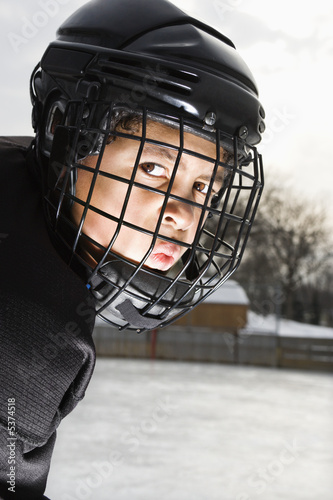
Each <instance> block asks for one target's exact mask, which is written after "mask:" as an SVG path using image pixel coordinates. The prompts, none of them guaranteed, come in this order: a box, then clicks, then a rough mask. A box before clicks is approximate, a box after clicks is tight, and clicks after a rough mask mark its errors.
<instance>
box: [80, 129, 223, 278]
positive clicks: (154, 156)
mask: <svg viewBox="0 0 333 500" xmlns="http://www.w3.org/2000/svg"><path fill="white" fill-rule="evenodd" d="M120 131H122V130H121V129H120ZM133 135H136V133H133ZM138 135H139V134H138ZM147 138H149V139H154V140H156V141H163V142H165V143H168V144H171V145H174V146H179V131H178V130H175V129H172V128H171V127H168V126H166V125H162V124H160V123H156V122H148V124H147ZM139 147H140V141H138V140H132V139H128V138H122V137H117V138H116V140H115V141H114V142H113V143H111V144H110V145H108V146H107V147H106V148H105V152H104V155H103V159H102V162H101V166H100V171H99V175H97V178H96V184H95V186H94V190H93V194H92V198H91V202H90V206H91V207H95V208H96V209H98V210H99V211H102V212H105V213H106V214H110V215H112V216H113V217H115V218H117V219H118V218H119V217H120V216H121V212H122V208H123V204H124V200H125V197H126V193H127V190H128V184H127V183H125V182H121V181H120V180H119V181H118V180H116V179H110V178H108V177H106V176H103V172H105V173H109V174H113V175H116V176H119V177H120V178H123V179H128V180H129V179H130V178H131V176H132V173H133V168H134V165H135V162H136V159H137V154H138V150H139ZM184 148H185V149H188V150H191V151H194V152H196V153H200V154H202V155H205V156H208V157H210V158H213V159H214V158H216V145H215V144H214V143H212V142H210V141H208V140H205V139H203V138H200V137H198V136H195V135H192V134H190V133H185V134H184ZM177 153H178V152H177V151H176V150H173V149H168V148H166V147H162V146H158V145H155V144H151V143H149V144H148V143H146V144H145V146H144V149H143V152H142V154H141V157H140V160H139V166H138V169H137V172H136V176H135V183H138V184H141V185H143V186H145V187H148V188H152V189H158V190H159V191H161V192H162V193H161V194H159V193H156V192H152V191H150V190H149V189H144V188H143V187H140V186H139V185H135V186H133V187H132V191H131V194H130V198H129V201H128V205H127V208H126V211H125V214H124V221H125V222H127V223H128V224H132V225H133V226H138V227H139V228H141V229H143V230H147V231H149V232H150V233H153V232H154V231H155V228H156V225H157V222H158V218H159V216H160V213H161V209H162V206H163V202H164V199H165V197H164V196H163V192H166V191H167V189H168V185H169V181H170V178H171V175H172V172H173V169H174V165H175V162H176V158H177ZM221 153H223V151H221ZM222 158H223V156H221V159H222ZM82 163H83V164H84V165H86V166H88V167H92V168H95V166H96V163H97V157H89V158H88V159H85V160H84V161H83V162H82ZM213 169H214V162H208V161H205V160H204V159H201V158H197V157H195V156H192V155H189V154H185V153H184V154H183V155H182V157H181V160H180V163H179V167H178V171H177V175H176V177H175V180H174V184H173V187H172V190H171V194H172V195H175V196H179V197H181V198H185V199H186V200H188V201H190V202H194V203H197V204H204V202H205V197H206V194H207V191H208V187H209V183H210V178H211V175H212V173H213ZM92 178H93V173H92V172H89V171H86V170H83V169H78V179H77V184H76V197H77V198H79V199H81V200H82V201H84V202H85V201H86V199H87V197H88V193H89V190H90V186H91V181H92ZM222 182H223V168H222V167H219V169H218V172H217V175H216V179H215V182H214V185H213V192H212V195H214V194H215V193H217V192H218V191H219V190H220V188H221V187H222ZM209 205H210V203H209V204H208V206H209ZM82 213H83V206H82V205H80V204H78V203H75V204H74V205H73V210H72V216H73V219H74V222H75V223H76V225H79V224H80V221H81V217H82ZM201 213H202V210H201V208H200V207H198V206H193V205H190V204H187V203H185V202H182V201H181V200H175V199H171V198H170V199H169V201H168V203H167V206H166V208H165V212H164V215H163V218H162V224H161V226H160V229H159V234H160V235H161V236H165V237H168V238H172V239H174V240H178V241H179V242H181V243H187V244H191V243H192V242H193V240H194V237H195V233H196V231H197V228H198V224H199V220H200V216H201ZM206 217H207V212H205V214H204V219H203V221H204V220H205V219H206ZM117 226H118V223H117V222H116V221H115V220H110V219H108V218H106V217H104V216H103V215H102V214H100V213H97V212H96V211H93V210H91V209H89V210H88V212H87V215H86V217H85V221H84V225H83V228H82V231H83V233H85V234H86V235H87V236H89V237H90V238H92V239H93V240H95V241H97V242H98V243H99V244H101V245H103V246H104V247H108V245H109V243H110V241H111V239H112V237H113V236H114V234H115V232H116V230H117ZM151 241H152V236H151V234H145V233H144V232H142V231H139V230H138V229H135V228H133V227H129V226H125V225H124V224H122V225H121V228H120V231H119V233H118V235H117V238H116V239H115V241H114V244H113V246H112V251H113V252H115V253H117V254H120V255H122V256H124V257H126V258H127V259H129V260H131V261H133V262H140V261H141V260H142V258H143V257H144V256H145V254H146V253H147V251H148V250H149V248H150V245H151ZM88 246H89V247H90V248H88ZM186 249H187V248H186V247H185V246H181V245H180V244H176V243H171V242H167V241H165V240H163V239H160V238H158V239H157V240H156V243H155V245H154V248H153V250H152V252H151V254H150V256H149V257H148V259H147V260H146V262H145V266H147V267H150V268H152V269H158V270H160V271H167V270H169V269H170V268H171V267H172V266H173V265H174V264H175V263H176V262H177V261H178V260H179V258H180V257H181V256H182V255H183V254H184V252H185V251H186ZM81 250H82V249H81ZM82 251H83V252H87V255H86V259H88V260H89V263H90V264H91V265H94V260H96V261H98V260H99V257H100V256H99V255H98V254H99V253H102V251H100V250H99V249H98V248H97V247H95V246H93V245H90V244H88V243H87V245H85V249H83V250H82ZM88 254H89V256H88ZM93 256H94V257H95V259H94V257H93Z"/></svg>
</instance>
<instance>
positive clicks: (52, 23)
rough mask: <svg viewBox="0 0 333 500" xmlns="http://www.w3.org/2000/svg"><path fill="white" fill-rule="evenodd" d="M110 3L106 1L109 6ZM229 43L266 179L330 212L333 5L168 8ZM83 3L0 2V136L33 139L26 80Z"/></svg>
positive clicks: (185, 3)
mask: <svg viewBox="0 0 333 500" xmlns="http://www.w3.org/2000/svg"><path fill="white" fill-rule="evenodd" d="M110 1H111V0H110ZM172 1H173V3H174V4H176V5H177V6H178V7H180V8H182V9H184V10H186V11H187V12H188V13H189V14H190V15H193V16H195V17H198V18H199V19H201V20H202V21H204V22H206V23H208V24H210V25H212V26H214V27H215V28H217V29H218V30H219V31H221V32H222V33H223V34H224V35H226V36H228V37H229V38H230V39H231V40H232V41H233V42H234V44H235V45H236V48H237V50H238V52H239V53H240V55H241V56H242V57H243V59H244V60H245V62H246V63H247V64H248V66H249V67H250V69H251V71H252V73H253V74H254V77H255V80H256V82H257V85H258V87H259V93H260V100H261V102H262V104H263V106H264V108H265V111H266V126H267V129H266V133H265V135H264V139H263V141H262V143H261V144H260V145H259V147H258V149H259V152H261V153H262V154H263V158H264V165H265V169H266V173H267V175H268V176H269V177H270V178H274V176H276V178H278V179H279V182H281V183H282V184H284V183H285V184H286V185H287V184H291V183H292V184H293V185H294V187H295V190H296V191H297V192H298V193H300V194H302V195H303V196H304V200H310V202H311V203H316V204H323V205H325V206H326V207H327V209H330V208H333V189H332V185H333V172H332V169H333V165H332V160H330V152H331V143H332V138H331V130H332V126H331V123H330V120H331V117H332V115H333V103H332V90H331V87H332V62H333V3H332V1H331V0H317V1H316V2H304V1H301V0H294V1H293V2H291V1H290V0H288V1H287V0H280V1H279V2H272V1H267V0H206V1H204V2H203V1H202V0H172ZM84 3H86V1H85V0H11V1H10V2H9V1H8V0H0V7H1V8H0V28H1V29H0V33H1V35H0V40H1V44H0V47H1V60H2V71H1V74H2V77H1V81H0V89H1V92H0V96H1V98H0V99H1V113H0V135H31V134H32V128H31V125H30V116H31V105H30V98H29V77H30V74H31V71H32V69H33V68H34V66H35V65H36V64H37V62H38V61H39V59H40V58H41V56H42V54H43V52H44V50H45V49H46V47H47V45H48V43H49V42H51V41H53V40H54V39H55V32H56V30H57V28H58V26H59V25H60V24H61V23H62V22H63V21H64V20H65V19H66V18H67V17H68V16H69V15H70V14H72V13H73V12H74V11H75V10H76V9H77V8H78V7H80V6H81V5H83V4H84Z"/></svg>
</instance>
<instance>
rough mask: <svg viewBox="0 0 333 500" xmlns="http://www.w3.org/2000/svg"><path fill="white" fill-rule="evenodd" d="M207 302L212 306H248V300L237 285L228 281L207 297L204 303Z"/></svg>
mask: <svg viewBox="0 0 333 500" xmlns="http://www.w3.org/2000/svg"><path fill="white" fill-rule="evenodd" d="M207 302H210V303H213V304H233V305H248V304H249V299H248V297H247V295H246V293H245V291H244V289H243V288H242V287H241V286H240V285H239V283H237V282H236V281H234V280H229V281H226V282H225V283H224V284H223V285H222V286H220V288H218V289H217V290H216V291H215V292H214V293H212V294H211V295H210V296H209V297H207V299H205V303H207Z"/></svg>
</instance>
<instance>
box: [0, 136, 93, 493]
mask: <svg viewBox="0 0 333 500" xmlns="http://www.w3.org/2000/svg"><path fill="white" fill-rule="evenodd" d="M30 142H31V141H30ZM28 143H29V141H27V140H16V139H8V138H4V139H1V140H0V498H3V499H7V498H11V499H20V500H21V499H24V500H30V499H33V500H39V499H42V498H45V497H44V496H43V493H44V490H45V486H46V480H47V474H48V471H49V466H50V459H51V455H52V450H53V446H54V441H55V434H56V429H57V427H58V425H59V423H60V422H61V420H62V418H63V417H64V416H65V415H67V414H68V413H69V412H70V411H71V410H72V409H73V408H74V407H75V405H76V404H77V403H78V402H79V401H80V400H81V399H82V398H83V396H84V392H85V389H86V387H87V385H88V383H89V380H90V377H91V375H92V371H93V367H94V362H95V351H94V345H93V341H92V330H93V325H94V319H95V312H94V304H93V302H92V299H91V297H90V295H89V292H88V290H87V289H86V287H85V285H84V283H83V281H82V280H81V279H80V278H79V277H78V276H77V275H76V274H75V273H74V272H73V271H72V270H71V269H69V268H68V267H67V265H66V264H65V263H64V261H63V260H62V259H61V257H60V256H59V255H58V253H57V251H56V250H55V248H54V247H53V245H52V243H51V241H50V238H49V235H48V231H47V227H46V225H45V222H44V217H43V210H42V194H41V188H40V186H39V184H38V179H37V178H36V177H35V175H34V171H33V170H34V160H33V158H32V156H33V155H32V153H28V151H29V148H27V144H28ZM14 491H15V494H14V493H13V492H14Z"/></svg>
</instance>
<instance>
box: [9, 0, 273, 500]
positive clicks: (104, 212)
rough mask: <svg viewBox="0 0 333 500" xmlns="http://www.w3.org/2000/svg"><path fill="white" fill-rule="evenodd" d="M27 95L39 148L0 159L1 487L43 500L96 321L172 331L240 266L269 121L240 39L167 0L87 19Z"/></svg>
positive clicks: (76, 21) (57, 49) (71, 28)
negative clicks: (58, 435)
mask: <svg viewBox="0 0 333 500" xmlns="http://www.w3.org/2000/svg"><path fill="white" fill-rule="evenodd" d="M142 12H145V15H144V16H140V15H138V13H142ZM31 97H32V103H33V125H34V129H35V132H36V136H35V137H34V139H33V140H29V139H27V138H21V139H17V138H4V139H2V141H1V150H0V157H1V169H0V176H1V187H2V194H1V198H0V207H1V215H2V221H3V224H4V225H3V226H2V228H1V233H2V234H3V235H5V236H6V237H5V238H2V240H1V245H0V262H1V283H0V299H1V300H0V311H1V312H0V318H1V373H0V388H1V389H0V390H1V396H2V397H1V401H2V405H1V408H0V418H1V421H0V423H1V427H0V440H1V469H0V470H1V476H0V491H1V495H2V497H1V498H19V499H25V500H27V499H34V500H38V499H42V498H45V497H44V496H43V494H44V490H45V485H46V479H47V474H48V470H49V465H50V459H51V455H52V449H53V445H54V441H55V433H56V429H57V427H58V425H59V423H60V422H61V419H62V418H63V417H64V416H66V415H67V414H68V413H69V412H70V411H71V410H72V409H73V408H74V407H75V405H76V404H77V403H78V401H79V400H80V399H82V398H83V396H84V392H85V389H86V387H87V385H88V383H89V380H90V377H91V374H92V371H93V367H94V360H95V357H94V346H93V342H92V338H91V334H92V329H93V326H94V318H95V315H96V314H98V315H99V316H100V317H101V318H102V319H104V320H105V321H107V322H108V323H110V324H111V325H112V326H114V327H117V328H119V329H123V330H125V329H134V330H136V331H138V332H141V331H144V330H149V329H152V328H156V327H157V326H159V327H163V326H166V325H168V324H170V323H171V322H172V321H174V320H175V319H177V318H179V317H180V316H182V315H183V314H185V313H187V312H188V311H190V310H191V309H192V308H193V307H195V306H196V305H197V304H199V303H200V302H201V301H202V300H204V299H205V297H207V295H209V294H211V293H212V292H213V291H214V290H215V289H216V288H217V287H219V286H221V285H222V284H223V282H224V281H225V280H226V279H227V278H228V277H229V276H230V275H231V274H232V273H233V272H234V271H235V269H236V268H237V267H238V265H239V263H240V261H241V258H242V255H243V252H244V248H245V245H246V241H247V238H248V235H249V231H250V229H251V226H252V222H253V219H254V215H255V211H256V208H257V205H258V201H259V197H260V193H261V190H262V186H263V182H262V166H261V158H260V155H258V153H257V150H256V147H255V145H256V144H257V143H258V142H259V141H260V138H261V133H262V132H263V130H264V121H263V120H264V111H263V108H262V106H261V105H260V102H259V100H258V92H257V88H256V85H255V82H254V79H253V76H252V74H251V72H250V71H249V69H248V68H247V66H246V65H245V63H244V62H243V61H242V59H241V58H240V57H239V55H238V54H237V52H236V50H235V48H234V46H233V44H232V42H231V41H230V40H229V39H227V38H226V37H225V36H223V35H222V34H220V33H219V32H217V31H216V30H214V29H212V28H211V27H209V26H207V25H205V24H203V23H202V22H200V21H198V20H196V19H193V18H191V17H189V16H188V15H186V14H185V13H183V12H182V11H181V10H179V9H178V8H176V7H175V6H174V5H173V4H171V3H169V2H168V1H166V0H135V1H132V0H108V1H106V0H95V1H92V2H89V3H87V4H86V5H84V6H83V7H82V8H81V9H79V11H78V12H76V13H74V14H73V16H71V17H70V18H69V19H68V20H67V21H66V22H65V23H64V24H63V25H62V26H61V28H60V29H59V31H58V37H57V40H56V41H55V42H53V43H51V44H50V46H49V47H48V49H47V50H46V52H45V54H44V56H43V58H42V60H41V62H40V63H39V64H38V65H37V67H36V68H35V70H34V71H33V74H32V77H31ZM124 334H126V333H124ZM9 461H11V463H9Z"/></svg>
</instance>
